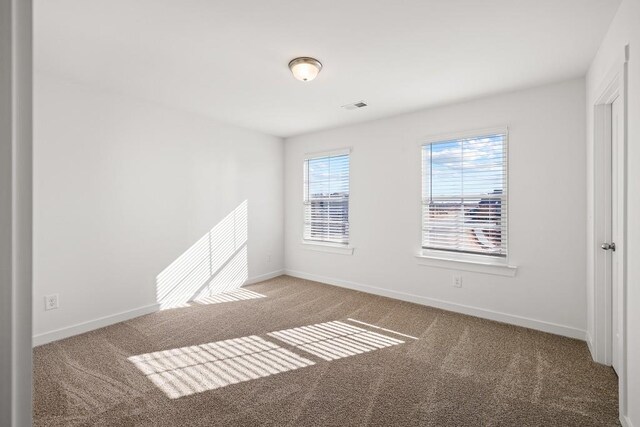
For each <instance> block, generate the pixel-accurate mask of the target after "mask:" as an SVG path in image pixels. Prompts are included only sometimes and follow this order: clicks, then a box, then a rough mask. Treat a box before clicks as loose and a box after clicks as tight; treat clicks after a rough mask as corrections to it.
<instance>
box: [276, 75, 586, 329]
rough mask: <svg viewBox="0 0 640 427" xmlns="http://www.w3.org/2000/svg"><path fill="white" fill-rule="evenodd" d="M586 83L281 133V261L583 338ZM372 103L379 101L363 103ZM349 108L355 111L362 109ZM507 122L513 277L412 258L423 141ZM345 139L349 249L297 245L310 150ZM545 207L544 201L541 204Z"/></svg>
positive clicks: (326, 276)
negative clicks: (457, 273)
mask: <svg viewBox="0 0 640 427" xmlns="http://www.w3.org/2000/svg"><path fill="white" fill-rule="evenodd" d="M584 102H585V93H584V80H582V79H577V80H572V81H567V82H563V83H559V84H554V85H549V86H544V87H539V88H535V89H531V90H526V91H521V92H516V93H509V94H504V95H499V96H493V97H489V98H485V99H481V100H476V101H472V102H467V103H464V104H458V105H452V106H446V107H441V108H434V109H428V110H424V111H421V112H418V113H414V114H407V115H402V116H398V117H394V118H390V119H385V120H378V121H373V122H369V123H365V124H361V125H355V126H349V127H343V128H339V129H334V130H329V131H324V132H318V133H313V134H308V135H303V136H299V137H294V138H290V139H287V140H286V141H285V168H286V170H285V265H286V268H287V271H290V272H292V273H293V274H296V275H300V276H304V277H309V278H315V279H318V280H324V281H327V282H330V283H334V284H340V285H343V286H347V287H354V288H358V289H363V290H368V291H371V292H375V293H380V294H384V295H389V296H394V297H398V298H404V299H408V300H414V301H418V302H423V303H426V304H431V305H436V306H440V307H444V308H448V309H453V310H458V311H462V312H466V313H472V314H476V315H480V316H484V317H489V318H495V319H500V320H505V321H509V322H512V323H516V324H521V325H525V326H530V327H534V328H539V329H542V330H547V331H553V332H556V333H560V334H565V335H569V336H575V337H580V338H584V330H585V328H586V296H585V245H586V243H585V233H584V230H585V227H586V222H585V221H586V220H585V217H586V213H585V212H586V209H585V195H586V185H585V179H584V177H585V173H586V172H585V162H586V159H585V151H586V150H585V144H584V140H585V114H584V107H583V106H584ZM367 108H375V106H371V107H367ZM344 114H358V112H357V111H353V112H345V113H344ZM501 125H508V126H509V161H510V165H509V168H510V174H509V185H510V189H509V191H510V200H509V204H510V235H509V246H510V262H511V264H515V265H517V266H518V267H519V269H518V272H517V275H516V276H515V277H502V276H494V275H488V274H482V273H476V272H464V273H463V274H462V277H463V287H462V288H460V289H458V288H454V287H452V276H453V273H454V271H453V270H448V269H442V268H434V267H426V266H422V265H418V263H417V261H416V258H415V257H414V255H415V254H416V253H417V252H418V251H419V249H420V228H421V226H420V214H419V212H420V197H421V190H420V150H419V143H420V140H421V138H425V137H428V136H430V135H439V134H445V133H453V132H459V131H466V130H474V129H484V128H488V127H494V126H501ZM343 147H352V148H353V151H352V155H351V206H350V210H351V241H352V245H353V246H354V247H355V248H356V249H355V252H354V254H353V255H352V256H348V255H339V254H332V253H321V252H316V251H311V250H307V249H304V248H303V246H302V244H301V239H302V200H301V198H302V164H303V157H304V154H305V153H308V152H314V151H321V150H327V149H334V148H343ZM542 207H547V208H549V209H547V210H544V209H541V208H542Z"/></svg>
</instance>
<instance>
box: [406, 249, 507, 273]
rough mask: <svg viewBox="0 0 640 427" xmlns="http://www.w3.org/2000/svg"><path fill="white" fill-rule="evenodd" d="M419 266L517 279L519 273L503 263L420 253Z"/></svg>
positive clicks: (418, 257)
mask: <svg viewBox="0 0 640 427" xmlns="http://www.w3.org/2000/svg"><path fill="white" fill-rule="evenodd" d="M416 258H417V260H418V264H420V265H424V266H428V267H436V268H446V269H449V270H462V271H473V272H476V273H485V274H493V275H496V276H506V277H515V275H516V272H517V271H518V267H517V266H513V265H508V264H505V263H501V262H499V261H498V262H491V261H484V260H469V259H458V258H453V257H447V256H445V255H439V254H438V255H436V254H425V253H419V254H418V255H416Z"/></svg>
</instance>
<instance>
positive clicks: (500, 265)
mask: <svg viewBox="0 0 640 427" xmlns="http://www.w3.org/2000/svg"><path fill="white" fill-rule="evenodd" d="M497 134H502V135H504V147H505V148H504V152H505V160H506V164H505V166H504V171H505V178H504V182H505V188H506V194H505V199H504V200H505V202H506V208H504V209H505V211H506V217H507V224H506V228H505V230H506V235H507V244H508V246H507V252H506V254H505V255H504V256H495V255H490V254H478V253H466V252H458V251H454V250H445V249H442V250H441V249H435V248H424V247H423V243H424V242H423V240H422V233H423V229H424V222H423V221H424V215H423V183H424V175H423V172H424V171H423V163H422V153H423V147H424V146H425V145H429V144H435V143H439V142H447V141H452V140H458V139H470V138H476V137H477V138H481V137H483V136H489V135H497ZM509 143H510V138H509V127H508V126H497V127H491V128H484V129H476V130H468V131H461V132H453V133H444V134H438V135H432V136H428V137H425V138H421V139H420V140H419V141H418V149H419V154H420V155H419V164H420V167H419V171H420V172H419V176H420V178H419V183H420V184H419V186H418V187H419V198H418V200H419V218H420V219H419V224H420V234H419V236H420V237H419V242H420V243H419V248H420V250H419V251H418V253H417V255H416V258H417V259H418V263H419V264H421V265H427V266H433V267H441V268H450V269H459V270H468V271H478V272H484V273H490V274H498V275H505V276H513V275H515V272H516V269H517V267H516V266H513V265H511V264H510V260H511V249H512V245H511V233H510V227H511V207H510V203H509V200H510V196H509V193H510V186H509V175H510V173H509V168H510V163H511V161H510V150H509V145H510V144H509Z"/></svg>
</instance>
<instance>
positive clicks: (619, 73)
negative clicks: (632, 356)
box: [587, 45, 629, 418]
mask: <svg viewBox="0 0 640 427" xmlns="http://www.w3.org/2000/svg"><path fill="white" fill-rule="evenodd" d="M628 60H629V46H628V45H627V46H625V50H624V56H623V57H622V58H620V59H619V60H618V61H616V65H615V66H614V67H613V69H612V70H611V71H610V72H609V74H608V75H607V77H606V78H605V79H603V81H602V84H601V85H600V88H601V89H600V90H599V91H598V92H596V95H597V97H596V101H595V103H594V105H593V118H594V123H593V124H594V126H593V131H594V135H593V141H594V145H593V164H592V166H593V198H592V200H593V205H592V206H590V210H591V212H593V218H594V220H593V224H592V225H593V230H592V232H593V237H594V240H593V241H592V242H591V243H592V245H591V247H590V248H589V254H588V255H589V256H590V257H592V259H593V278H594V287H593V310H591V313H589V314H590V316H591V317H592V318H591V319H589V321H590V322H592V325H593V328H592V331H591V332H592V335H591V336H590V337H588V340H587V342H588V344H589V347H590V350H591V354H592V356H593V359H594V360H595V361H596V362H599V363H603V364H605V365H611V364H612V349H613V348H612V343H613V336H612V287H611V271H612V270H611V263H610V262H608V258H607V257H608V252H607V251H604V250H602V249H601V248H600V245H601V244H602V243H604V242H605V241H606V240H605V239H606V238H607V231H606V227H607V222H608V221H610V218H609V217H610V215H611V212H610V207H611V174H612V167H611V152H612V148H613V147H612V146H611V143H612V141H611V129H612V124H611V104H612V103H613V102H614V101H615V100H616V99H617V98H620V101H621V106H622V111H621V114H622V121H623V123H622V128H621V129H620V134H619V138H618V144H617V153H618V164H617V165H618V176H617V182H618V195H619V197H618V203H617V209H618V212H619V215H618V218H619V221H618V222H619V224H618V230H619V233H618V234H619V238H618V241H616V242H615V243H616V252H617V254H618V263H619V267H618V271H619V275H618V277H619V282H620V283H619V289H618V292H619V293H620V294H621V296H622V304H620V306H619V307H618V313H619V314H618V315H619V316H620V317H621V319H619V320H621V321H620V327H621V330H620V343H619V348H618V352H619V355H620V358H619V359H620V366H619V368H618V378H619V381H618V385H619V399H620V403H619V408H620V414H621V418H622V415H624V414H626V413H627V400H626V397H627V379H626V372H627V357H626V355H627V351H626V350H627V310H626V303H627V259H626V257H627V250H626V236H627V210H626V207H627V197H628V194H627V170H628V169H627V123H628V117H627V114H628V113H627V112H628V108H627V99H628V98H627V69H628ZM607 211H609V212H607Z"/></svg>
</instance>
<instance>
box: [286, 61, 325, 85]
mask: <svg viewBox="0 0 640 427" xmlns="http://www.w3.org/2000/svg"><path fill="white" fill-rule="evenodd" d="M289 69H290V70H291V73H292V74H293V77H295V78H296V79H298V80H300V81H303V82H310V81H311V80H313V79H315V78H316V76H317V75H318V73H319V72H320V70H322V64H321V63H320V61H318V60H317V59H315V58H309V57H306V56H304V57H301V58H295V59H292V60H291V62H289Z"/></svg>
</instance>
